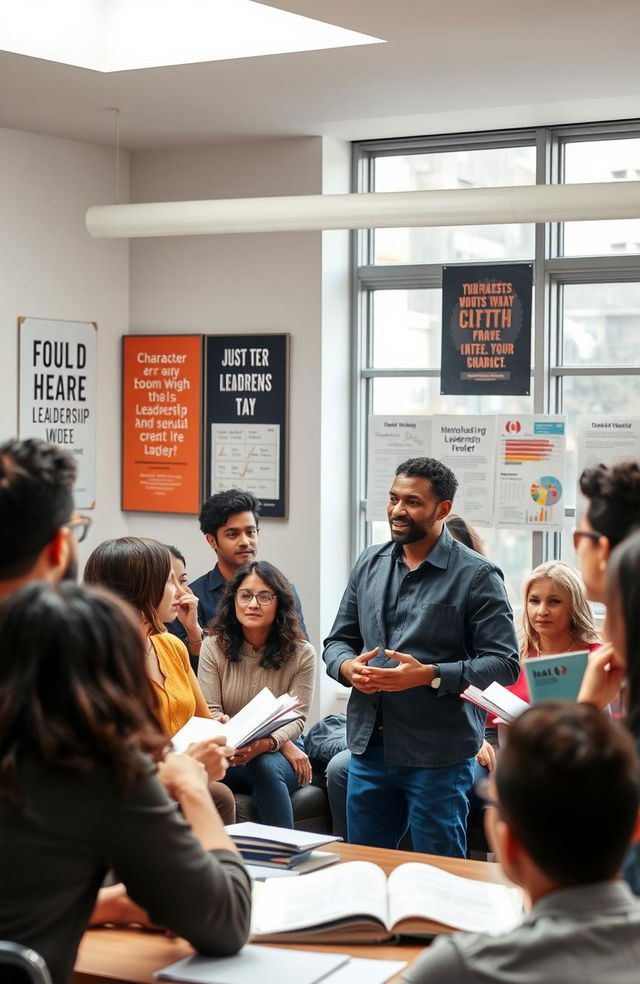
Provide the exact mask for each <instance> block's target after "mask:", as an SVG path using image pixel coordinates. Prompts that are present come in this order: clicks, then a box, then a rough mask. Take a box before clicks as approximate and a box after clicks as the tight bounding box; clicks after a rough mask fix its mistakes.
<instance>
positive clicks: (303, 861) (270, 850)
mask: <svg viewBox="0 0 640 984" xmlns="http://www.w3.org/2000/svg"><path fill="white" fill-rule="evenodd" d="M225 830H226V831H227V833H228V834H229V836H230V837H231V839H232V840H233V841H234V843H235V844H236V846H237V848H238V850H239V851H240V853H241V855H242V857H243V859H244V861H245V863H246V864H247V865H248V866H249V867H252V866H254V865H255V866H259V867H260V868H261V869H262V868H264V869H267V870H268V871H269V872H271V871H273V872H276V871H287V872H290V873H291V874H297V875H301V874H306V873H308V872H309V871H315V870H316V869H317V868H325V867H327V866H328V865H330V864H335V863H336V862H337V861H339V860H340V857H339V855H337V854H331V853H328V852H325V851H318V850H316V848H318V847H323V846H324V845H325V844H331V843H332V842H334V841H338V840H340V839H341V838H340V837H336V836H335V835H334V834H313V833H310V832H309V831H306V830H289V829H288V828H286V827H270V826H268V825H267V824H262V823H249V822H245V823H232V824H229V825H228V826H227V827H225Z"/></svg>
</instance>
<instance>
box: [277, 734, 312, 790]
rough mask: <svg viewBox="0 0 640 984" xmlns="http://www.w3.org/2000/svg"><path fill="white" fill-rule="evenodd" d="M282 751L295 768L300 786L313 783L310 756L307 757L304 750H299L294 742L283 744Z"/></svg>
mask: <svg viewBox="0 0 640 984" xmlns="http://www.w3.org/2000/svg"><path fill="white" fill-rule="evenodd" d="M280 751H281V752H282V754H283V755H284V757H285V758H286V760H287V762H289V763H290V765H291V767H292V768H293V771H294V772H295V774H296V777H297V780H298V785H299V786H306V785H307V783H309V782H311V762H310V760H309V756H308V755H305V753H304V752H303V751H302V749H301V748H298V746H297V745H296V744H294V742H292V741H285V742H283V743H282V747H281V748H280Z"/></svg>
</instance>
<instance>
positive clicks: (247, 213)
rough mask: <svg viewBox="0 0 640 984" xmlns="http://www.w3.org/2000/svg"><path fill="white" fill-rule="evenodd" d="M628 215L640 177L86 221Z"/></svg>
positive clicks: (447, 221)
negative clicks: (601, 181) (610, 180)
mask: <svg viewBox="0 0 640 984" xmlns="http://www.w3.org/2000/svg"><path fill="white" fill-rule="evenodd" d="M634 218H640V181H613V182H603V183H597V184H574V185H570V184H562V185H522V186H516V187H510V188H462V189H456V190H452V191H450V190H442V191H399V192H375V193H371V194H355V195H299V196H289V197H281V198H226V199H221V200H217V201H196V202H148V203H144V204H132V205H93V206H92V207H91V208H89V209H88V210H87V217H86V222H87V229H88V231H89V233H90V235H91V236H93V237H95V238H104V239H127V238H130V239H144V238H148V237H156V236H210V235H221V234H225V233H240V232H248V233H255V232H308V231H318V230H322V229H368V228H372V227H378V228H390V227H391V228H402V227H405V226H452V225H496V224H502V223H520V222H570V221H586V220H590V219H634Z"/></svg>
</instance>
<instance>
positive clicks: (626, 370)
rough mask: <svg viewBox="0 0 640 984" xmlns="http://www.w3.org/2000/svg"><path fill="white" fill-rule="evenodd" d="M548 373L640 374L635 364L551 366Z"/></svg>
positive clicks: (639, 367)
mask: <svg viewBox="0 0 640 984" xmlns="http://www.w3.org/2000/svg"><path fill="white" fill-rule="evenodd" d="M549 375H551V376H553V377H554V378H555V377H558V376H560V377H561V376H640V365H637V366H589V365H584V366H563V365H558V366H552V367H550V369H549Z"/></svg>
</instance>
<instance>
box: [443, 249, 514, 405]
mask: <svg viewBox="0 0 640 984" xmlns="http://www.w3.org/2000/svg"><path fill="white" fill-rule="evenodd" d="M532 283H533V266H532V264H531V263H508V264H506V263H495V264H486V265H481V264H472V265H469V266H445V267H444V268H443V271H442V359H441V369H440V392H441V393H443V394H453V395H467V396H478V395H491V394H496V395H500V396H507V395H512V396H513V395H520V396H528V395H529V389H530V386H531V289H532Z"/></svg>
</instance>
